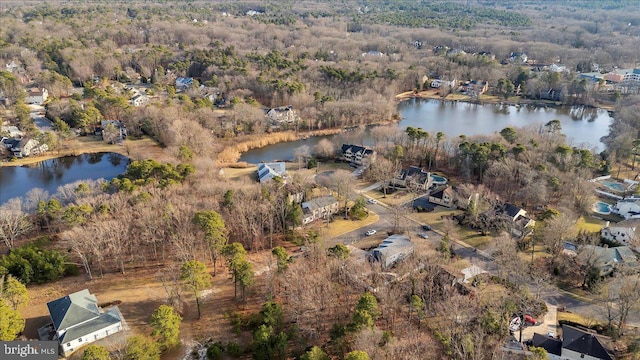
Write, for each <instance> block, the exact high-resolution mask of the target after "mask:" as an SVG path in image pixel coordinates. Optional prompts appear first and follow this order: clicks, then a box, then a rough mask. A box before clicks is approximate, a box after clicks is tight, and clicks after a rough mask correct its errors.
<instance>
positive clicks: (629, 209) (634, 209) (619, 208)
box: [611, 197, 640, 220]
mask: <svg viewBox="0 0 640 360" xmlns="http://www.w3.org/2000/svg"><path fill="white" fill-rule="evenodd" d="M611 213H613V214H618V215H620V216H622V217H623V218H625V220H629V219H640V199H638V198H633V197H632V198H627V199H622V200H619V201H618V202H617V203H616V205H615V206H613V207H611Z"/></svg>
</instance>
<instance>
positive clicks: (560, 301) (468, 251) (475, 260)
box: [333, 191, 640, 327]
mask: <svg viewBox="0 0 640 360" xmlns="http://www.w3.org/2000/svg"><path fill="white" fill-rule="evenodd" d="M361 192H363V191H361ZM365 197H366V196H365ZM367 208H368V209H369V210H371V211H373V212H375V213H376V214H378V215H379V217H380V219H379V220H378V221H377V222H376V223H374V224H372V225H369V226H366V227H363V228H360V229H356V230H353V231H351V232H348V233H346V234H343V235H341V236H338V237H336V238H335V239H333V240H334V241H335V242H336V243H337V242H340V243H343V244H345V245H350V244H354V243H357V242H358V241H361V240H363V239H365V238H366V235H365V232H366V231H367V230H369V229H375V230H376V231H378V233H385V232H387V231H390V230H392V229H393V219H394V215H393V211H392V210H391V209H390V208H389V207H388V206H387V205H385V204H383V203H380V202H378V203H377V204H370V203H367ZM404 221H405V222H406V223H407V224H408V225H407V227H406V229H407V231H408V232H409V233H411V234H417V233H418V232H424V230H422V224H420V223H418V222H416V221H414V220H413V219H410V218H407V217H404ZM427 233H428V235H429V238H428V240H429V241H430V242H431V243H432V244H433V246H434V247H436V246H437V245H438V244H439V243H440V241H441V240H442V234H440V233H438V232H435V231H428V232H427ZM453 247H454V251H455V253H456V255H458V256H460V257H462V258H465V259H467V260H469V261H470V262H471V263H472V264H475V265H476V266H479V267H480V268H482V269H484V270H486V271H488V272H490V273H495V272H496V270H497V266H496V264H495V263H494V262H493V260H492V259H491V256H490V254H487V253H485V252H483V251H480V250H476V249H475V248H473V247H471V246H468V245H467V244H464V243H459V242H454V244H453ZM524 271H527V270H524ZM528 285H529V289H530V291H531V293H532V294H535V295H537V296H539V297H540V298H541V299H542V300H544V301H545V302H547V303H548V304H551V305H556V306H558V307H564V308H565V309H566V310H567V311H571V312H574V313H577V314H580V315H582V316H585V317H589V318H593V319H598V320H600V321H603V322H606V320H607V319H606V311H605V309H604V307H603V304H597V303H593V302H590V301H584V300H580V299H578V298H576V297H575V295H573V294H571V293H569V292H566V291H564V290H561V289H558V288H557V287H556V286H553V285H548V284H545V280H544V279H539V280H538V281H537V282H536V281H533V280H532V281H530V282H529V284H528ZM627 325H628V326H630V327H640V309H638V308H636V309H633V310H632V311H631V312H630V314H629V319H628V321H627Z"/></svg>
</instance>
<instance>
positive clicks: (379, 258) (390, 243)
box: [367, 234, 414, 269]
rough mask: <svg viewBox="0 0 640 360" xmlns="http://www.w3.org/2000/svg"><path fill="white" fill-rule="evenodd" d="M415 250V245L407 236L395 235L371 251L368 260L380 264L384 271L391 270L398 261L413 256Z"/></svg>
mask: <svg viewBox="0 0 640 360" xmlns="http://www.w3.org/2000/svg"><path fill="white" fill-rule="evenodd" d="M413 250H414V245H413V243H412V242H411V240H409V237H408V236H407V235H402V234H395V235H391V236H389V237H388V238H386V239H385V240H384V241H382V243H381V244H380V245H378V247H376V248H375V249H373V250H371V252H370V253H369V255H368V257H367V259H368V260H369V261H370V262H379V263H380V265H381V266H382V268H383V269H389V268H391V267H393V266H394V265H395V264H396V263H397V262H398V261H400V260H402V259H404V258H406V257H407V256H409V255H411V254H413Z"/></svg>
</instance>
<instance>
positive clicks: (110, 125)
mask: <svg viewBox="0 0 640 360" xmlns="http://www.w3.org/2000/svg"><path fill="white" fill-rule="evenodd" d="M95 134H96V135H99V136H102V139H103V140H104V141H106V142H108V143H110V144H116V143H119V142H121V141H123V140H124V139H125V138H126V137H127V127H126V125H125V124H124V122H122V121H120V120H102V121H101V122H100V126H99V127H97V128H96V130H95Z"/></svg>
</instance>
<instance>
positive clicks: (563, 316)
mask: <svg viewBox="0 0 640 360" xmlns="http://www.w3.org/2000/svg"><path fill="white" fill-rule="evenodd" d="M557 319H558V322H560V321H562V320H564V321H571V322H574V323H577V324H581V325H584V326H587V327H590V326H593V325H596V324H597V323H598V321H597V320H594V319H590V318H586V317H584V316H582V315H578V314H575V313H570V312H565V311H558V315H557Z"/></svg>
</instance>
